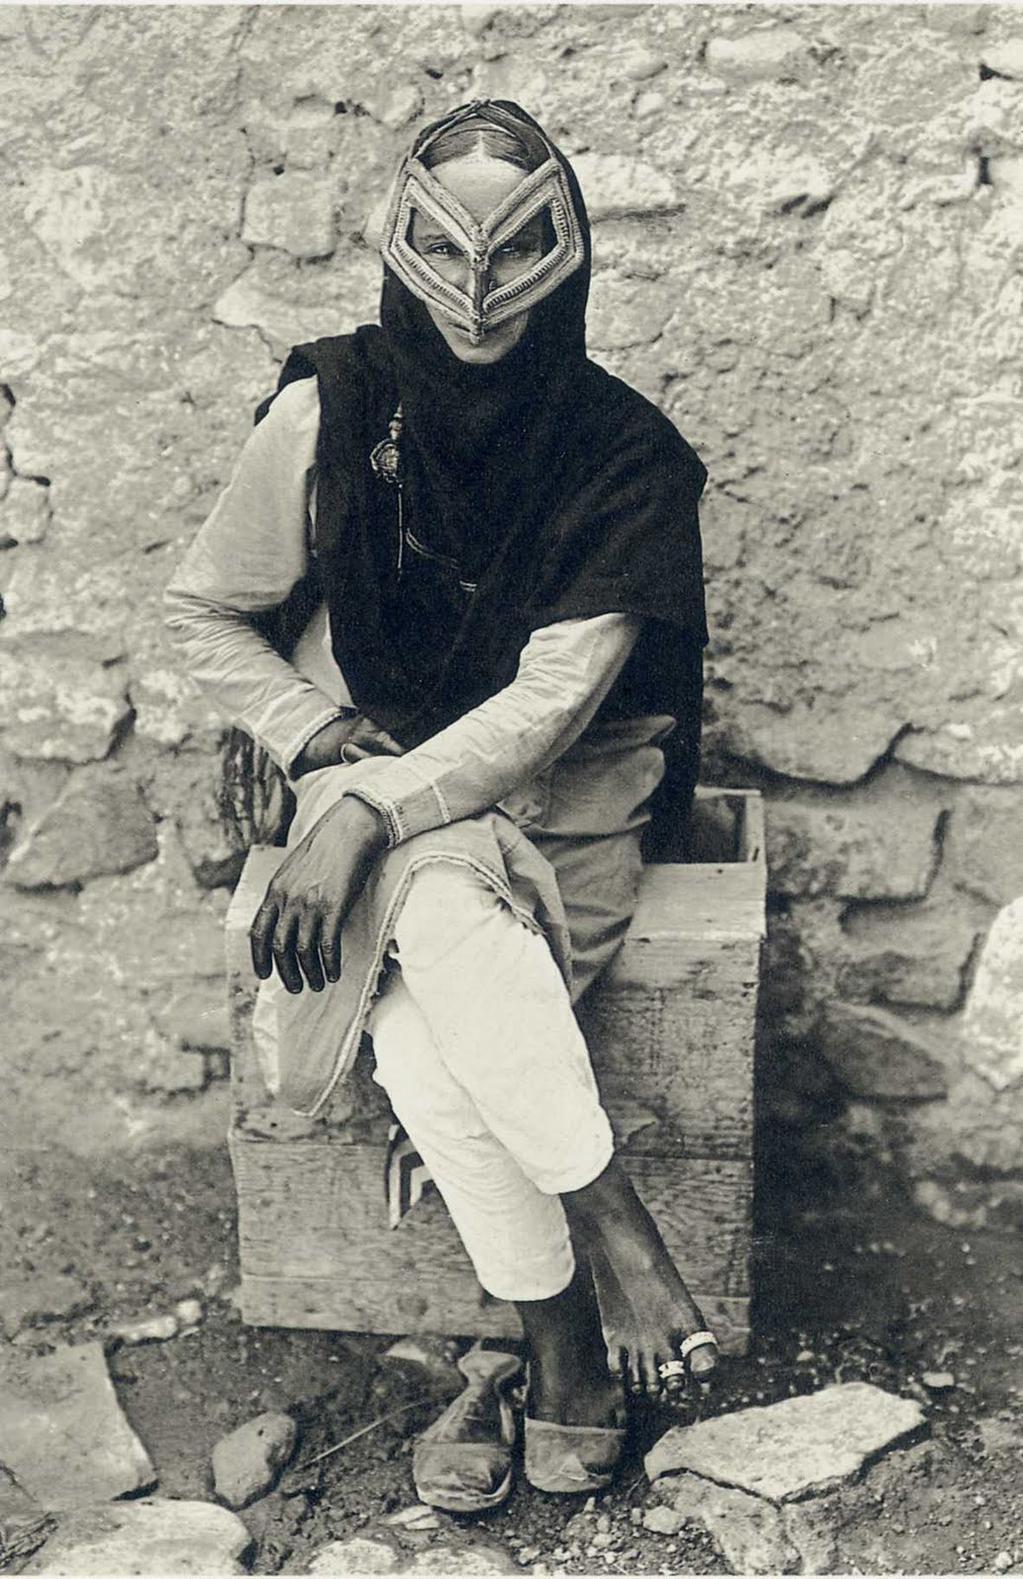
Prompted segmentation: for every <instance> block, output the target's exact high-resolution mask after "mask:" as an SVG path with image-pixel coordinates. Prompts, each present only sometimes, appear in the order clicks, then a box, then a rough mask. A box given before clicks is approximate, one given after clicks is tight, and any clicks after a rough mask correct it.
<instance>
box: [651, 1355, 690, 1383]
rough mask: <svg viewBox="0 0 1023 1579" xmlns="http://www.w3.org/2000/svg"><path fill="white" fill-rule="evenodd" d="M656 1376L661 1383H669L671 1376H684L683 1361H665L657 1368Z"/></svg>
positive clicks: (684, 1365) (684, 1366) (684, 1364)
mask: <svg viewBox="0 0 1023 1579" xmlns="http://www.w3.org/2000/svg"><path fill="white" fill-rule="evenodd" d="M657 1374H658V1376H659V1377H660V1378H661V1381H662V1382H667V1381H670V1380H671V1378H672V1377H673V1376H685V1374H686V1362H685V1360H666V1361H665V1363H664V1364H663V1365H659V1366H658V1367H657Z"/></svg>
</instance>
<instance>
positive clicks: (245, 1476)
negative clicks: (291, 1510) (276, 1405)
mask: <svg viewBox="0 0 1023 1579" xmlns="http://www.w3.org/2000/svg"><path fill="white" fill-rule="evenodd" d="M297 1437H298V1430H297V1427H296V1425H295V1422H294V1420H292V1418H291V1416H290V1415H286V1414H282V1413H273V1412H269V1413H267V1414H261V1415H257V1416H256V1417H255V1419H254V1420H247V1421H246V1422H245V1424H244V1425H240V1426H239V1427H238V1429H237V1430H236V1431H232V1432H231V1434H230V1436H226V1437H222V1438H221V1440H220V1441H219V1442H218V1443H217V1445H216V1447H215V1448H214V1449H213V1484H214V1489H215V1491H216V1493H217V1496H218V1497H219V1498H220V1499H221V1501H222V1502H226V1503H227V1505H228V1507H231V1508H244V1507H245V1506H246V1505H247V1504H248V1503H250V1502H254V1501H255V1499H256V1498H257V1497H260V1496H262V1495H263V1493H264V1492H266V1491H269V1490H270V1487H271V1486H272V1485H273V1484H274V1482H275V1481H276V1479H277V1476H278V1474H279V1473H280V1471H281V1470H282V1469H283V1468H284V1466H285V1464H286V1463H287V1462H288V1460H289V1458H290V1457H291V1455H292V1453H293V1452H294V1450H295V1442H296V1440H297Z"/></svg>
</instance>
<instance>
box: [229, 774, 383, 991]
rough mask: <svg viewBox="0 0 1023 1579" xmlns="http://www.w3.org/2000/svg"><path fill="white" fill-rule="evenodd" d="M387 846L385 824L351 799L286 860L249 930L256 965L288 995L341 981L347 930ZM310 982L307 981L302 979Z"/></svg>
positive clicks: (336, 808) (262, 975)
mask: <svg viewBox="0 0 1023 1579" xmlns="http://www.w3.org/2000/svg"><path fill="white" fill-rule="evenodd" d="M386 846H387V834H386V831H385V828H384V824H383V820H382V819H381V818H380V817H379V816H378V814H377V813H376V812H375V811H374V810H373V808H372V807H371V806H368V805H367V804H366V803H365V801H361V800H358V799H357V798H356V797H354V796H350V795H346V796H344V797H343V798H342V799H341V800H339V801H338V803H337V805H336V806H332V807H331V809H330V811H328V812H325V813H324V815H323V816H322V817H321V818H320V820H319V822H317V823H316V824H315V825H314V826H313V827H312V828H310V830H309V832H308V833H307V834H306V836H305V838H304V839H302V840H301V842H300V843H299V844H296V846H295V848H294V849H293V850H291V851H289V853H288V855H287V856H286V857H285V859H284V860H283V861H282V862H281V865H280V866H279V868H278V869H277V872H276V873H275V875H274V877H273V878H272V879H271V882H270V886H269V887H268V889H267V891H266V897H265V899H264V900H263V903H262V904H261V905H260V907H259V910H258V911H257V913H256V919H255V921H254V922H253V923H252V927H251V929H250V931H249V942H250V945H251V948H252V964H253V967H254V968H255V972H256V975H257V976H258V977H259V978H260V980H261V981H266V980H267V978H268V977H269V976H270V974H271V972H272V971H273V968H274V966H276V967H277V974H278V975H279V976H280V978H281V981H282V982H283V983H284V985H285V987H286V988H287V989H288V991H289V992H301V991H302V988H303V986H304V985H305V983H306V982H308V984H309V986H310V987H311V988H312V990H313V992H321V991H322V990H323V987H324V985H325V983H326V982H328V981H337V980H338V979H339V977H340V975H341V930H342V928H343V926H344V924H345V920H346V919H347V916H348V912H349V911H350V910H351V908H352V906H353V905H354V903H355V901H356V900H357V899H358V897H359V895H360V894H361V893H362V890H363V888H364V887H365V885H366V880H367V878H368V877H369V875H370V872H371V871H372V870H373V866H374V864H375V862H376V861H377V859H378V857H379V856H380V855H381V854H382V852H383V851H384V849H385V848H386ZM303 977H304V980H303Z"/></svg>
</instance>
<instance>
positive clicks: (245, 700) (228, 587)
mask: <svg viewBox="0 0 1023 1579" xmlns="http://www.w3.org/2000/svg"><path fill="white" fill-rule="evenodd" d="M318 431H319V399H318V395H317V391H316V381H315V379H310V380H304V381H300V382H298V383H296V384H293V385H290V386H289V387H288V388H287V389H286V390H284V391H283V392H282V393H281V394H280V395H279V396H278V397H277V399H276V400H275V402H274V404H273V405H272V406H271V408H270V411H269V412H268V414H267V416H266V417H265V418H264V419H263V421H262V422H261V423H260V424H259V426H258V427H257V428H256V429H255V430H254V432H253V433H252V434H251V435H250V436H249V439H248V441H247V443H246V445H245V447H244V449H243V450H242V453H241V455H240V456H239V459H238V462H237V464H236V466H235V468H234V471H233V473H232V476H231V478H230V480H229V482H228V484H227V487H226V488H225V489H224V490H223V492H222V493H221V495H220V497H219V499H218V500H217V502H216V504H215V506H214V508H213V510H212V511H211V512H210V515H209V517H208V519H207V520H206V522H205V523H204V525H203V526H202V527H201V529H200V531H199V533H198V535H197V537H196V539H195V541H194V542H193V543H192V545H191V547H190V548H189V550H188V552H187V553H186V555H185V557H184V559H183V561H182V563H181V564H180V566H179V567H178V570H177V572H176V574H175V576H174V579H173V580H172V582H171V584H170V586H169V587H168V588H167V592H166V594H165V600H164V603H165V609H166V623H167V627H168V629H169V631H170V634H171V636H172V638H173V640H174V643H175V646H176V647H177V649H178V652H179V654H180V656H181V659H182V662H183V665H184V667H185V668H186V669H187V671H188V673H189V674H190V675H191V676H192V678H193V679H194V680H195V681H196V683H197V684H198V685H199V686H200V687H201V688H202V690H203V691H204V692H205V693H206V695H207V696H209V698H210V699H211V701H213V703H214V704H215V705H216V707H217V708H218V709H219V711H220V712H221V713H223V714H224V715H225V716H226V717H227V718H229V719H230V720H231V722H232V723H235V724H238V725H240V726H241V728H243V729H245V730H246V731H247V732H248V733H249V734H251V735H252V736H253V737H254V738H255V739H256V740H258V741H259V742H260V744H261V745H263V746H265V747H266V749H267V750H268V751H269V753H270V755H271V756H272V757H273V758H274V760H275V761H276V762H278V763H279V764H280V765H281V766H282V767H283V768H285V769H286V770H290V768H291V767H292V765H293V763H294V761H295V759H296V757H298V756H299V754H300V753H301V751H302V749H303V747H304V746H305V745H306V743H307V742H308V741H309V740H310V739H311V737H312V736H313V735H314V734H315V733H316V732H317V731H318V730H319V729H322V728H323V726H324V725H325V724H326V723H328V722H329V721H330V720H331V719H334V718H336V717H337V716H338V711H339V710H338V706H337V705H336V703H335V702H333V701H332V699H331V698H330V697H329V696H327V695H326V694H325V693H324V692H323V691H322V690H320V689H319V688H318V687H317V686H316V685H314V684H313V683H312V682H311V681H309V680H307V679H305V678H304V677H303V676H302V675H301V674H300V673H299V672H298V670H297V669H295V668H294V666H293V665H292V664H290V663H288V662H286V660H285V659H283V658H282V657H281V656H280V655H279V654H278V653H277V652H275V651H274V649H273V647H271V645H270V644H269V642H267V641H265V640H264V638H263V637H262V636H261V635H260V633H259V631H258V630H257V629H256V628H255V626H254V624H253V617H254V616H255V615H258V614H260V613H263V612H265V611H266V610H268V609H272V608H275V607H276V606H277V605H278V604H280V603H282V602H283V601H284V600H285V598H287V596H288V594H289V592H290V591H291V589H292V587H293V586H294V585H295V584H296V582H298V581H299V580H301V578H302V577H303V576H304V575H305V573H306V570H307V568H308V564H309V513H310V491H311V487H312V479H313V475H314V467H315V456H316V437H317V433H318Z"/></svg>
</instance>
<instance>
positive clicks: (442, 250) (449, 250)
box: [426, 241, 461, 258]
mask: <svg viewBox="0 0 1023 1579" xmlns="http://www.w3.org/2000/svg"><path fill="white" fill-rule="evenodd" d="M426 250H427V252H429V253H431V254H432V255H433V256H434V257H436V258H458V257H461V253H460V252H459V250H458V248H457V247H456V246H455V244H454V243H453V242H451V241H432V242H431V243H430V245H429V246H428V247H427V249H426Z"/></svg>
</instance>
